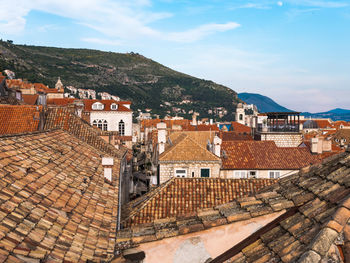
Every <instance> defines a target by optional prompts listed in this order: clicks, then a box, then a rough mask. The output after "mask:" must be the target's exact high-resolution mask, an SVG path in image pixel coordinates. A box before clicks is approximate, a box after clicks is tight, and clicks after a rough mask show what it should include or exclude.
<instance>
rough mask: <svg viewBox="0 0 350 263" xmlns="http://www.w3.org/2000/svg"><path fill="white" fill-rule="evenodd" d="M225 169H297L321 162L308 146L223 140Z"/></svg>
mask: <svg viewBox="0 0 350 263" xmlns="http://www.w3.org/2000/svg"><path fill="white" fill-rule="evenodd" d="M221 150H222V151H225V154H223V155H222V156H224V157H223V158H222V168H223V169H236V170H239V169H244V170H245V169H281V170H282V169H284V170H288V169H291V170H295V169H300V168H302V167H305V166H309V165H310V164H315V163H317V162H320V159H321V157H320V156H318V155H312V154H311V153H310V150H309V149H308V148H307V147H302V148H292V147H289V148H281V147H277V146H276V144H275V143H274V142H273V141H223V142H222V145H221Z"/></svg>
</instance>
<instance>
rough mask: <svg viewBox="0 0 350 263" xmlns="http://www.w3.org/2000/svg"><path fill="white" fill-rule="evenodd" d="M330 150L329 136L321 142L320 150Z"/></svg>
mask: <svg viewBox="0 0 350 263" xmlns="http://www.w3.org/2000/svg"><path fill="white" fill-rule="evenodd" d="M331 151H332V141H331V139H330V138H327V139H325V140H323V142H322V152H331Z"/></svg>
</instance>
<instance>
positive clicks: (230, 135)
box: [217, 131, 253, 141]
mask: <svg viewBox="0 0 350 263" xmlns="http://www.w3.org/2000/svg"><path fill="white" fill-rule="evenodd" d="M217 135H218V136H219V137H220V138H221V139H222V140H223V141H238V140H240V141H248V140H253V137H252V136H251V135H250V134H242V133H237V132H235V131H228V132H224V131H220V132H218V133H217Z"/></svg>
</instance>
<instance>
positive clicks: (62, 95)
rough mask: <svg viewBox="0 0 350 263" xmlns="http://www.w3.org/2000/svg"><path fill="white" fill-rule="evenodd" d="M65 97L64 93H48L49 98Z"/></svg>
mask: <svg viewBox="0 0 350 263" xmlns="http://www.w3.org/2000/svg"><path fill="white" fill-rule="evenodd" d="M63 97H64V94H63V93H47V98H48V99H62V98H63Z"/></svg>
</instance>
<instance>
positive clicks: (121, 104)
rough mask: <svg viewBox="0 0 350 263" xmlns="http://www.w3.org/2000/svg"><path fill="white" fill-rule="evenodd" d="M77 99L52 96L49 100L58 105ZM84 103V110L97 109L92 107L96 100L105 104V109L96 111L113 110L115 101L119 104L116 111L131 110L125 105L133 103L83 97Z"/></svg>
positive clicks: (66, 104)
mask: <svg viewBox="0 0 350 263" xmlns="http://www.w3.org/2000/svg"><path fill="white" fill-rule="evenodd" d="M76 100H78V99H74V98H51V99H48V100H47V104H48V105H56V106H68V105H70V104H73V103H74V102H75V101H76ZM81 101H82V102H83V103H84V111H95V110H93V109H92V104H94V103H95V102H100V103H102V104H103V105H104V109H103V110H96V111H112V110H111V104H112V103H115V104H118V110H116V111H124V112H131V110H130V109H128V108H127V107H125V106H124V105H125V104H128V105H129V104H131V103H130V101H115V100H90V99H82V100H81Z"/></svg>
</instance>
